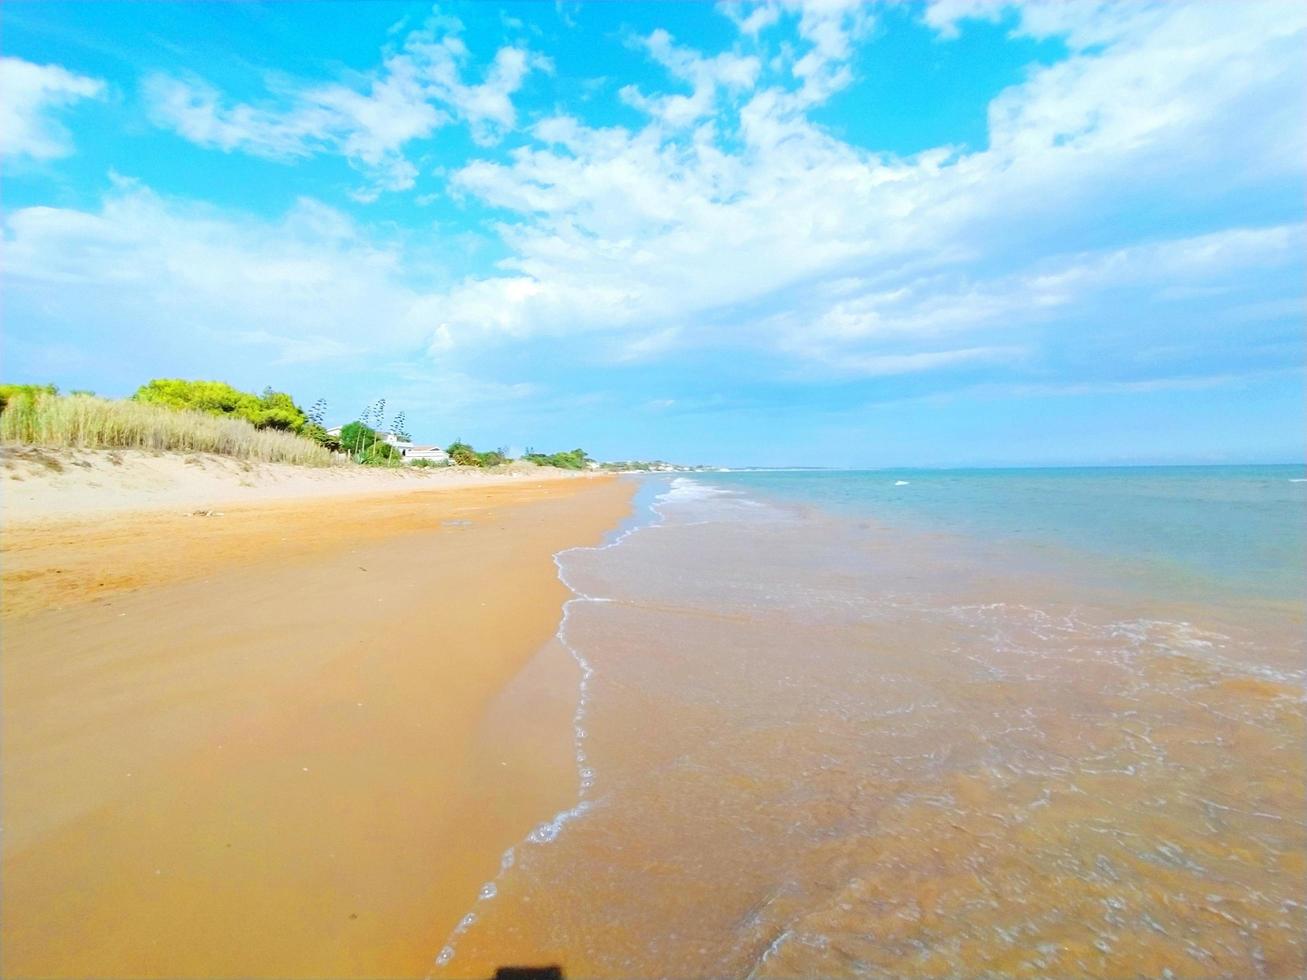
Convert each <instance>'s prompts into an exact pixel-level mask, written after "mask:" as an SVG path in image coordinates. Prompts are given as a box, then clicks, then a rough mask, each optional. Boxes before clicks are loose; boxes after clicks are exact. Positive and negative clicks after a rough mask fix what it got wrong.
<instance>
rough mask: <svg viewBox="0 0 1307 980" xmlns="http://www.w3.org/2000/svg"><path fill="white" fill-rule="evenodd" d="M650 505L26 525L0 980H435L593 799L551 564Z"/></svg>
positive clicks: (541, 495)
mask: <svg viewBox="0 0 1307 980" xmlns="http://www.w3.org/2000/svg"><path fill="white" fill-rule="evenodd" d="M630 496H631V487H630V485H629V484H627V483H625V482H621V481H617V480H613V479H609V478H598V479H594V480H567V481H549V482H543V481H530V480H519V481H516V482H515V483H514V484H512V485H505V486H484V487H475V488H466V489H445V490H440V491H433V492H413V493H402V494H390V495H388V496H385V497H366V498H365V497H356V498H348V499H333V500H314V501H300V502H275V503H263V504H259V505H245V506H240V507H237V508H235V509H229V510H225V511H224V512H223V513H222V514H221V515H220V516H214V517H198V516H194V517H191V516H184V515H183V514H180V513H177V512H175V511H171V512H167V513H153V514H137V515H127V516H118V517H112V518H108V519H96V520H82V521H77V520H60V521H57V522H44V523H25V524H17V525H11V526H8V527H6V528H5V535H4V542H3V552H0V557H2V558H3V564H2V571H3V585H4V590H3V618H2V619H0V627H2V628H3V645H4V655H3V678H2V679H3V692H2V693H3V769H4V782H3V787H2V789H3V817H4V819H3V826H4V838H3V865H2V875H3V898H4V902H3V909H0V916H2V921H0V926H2V935H0V939H2V940H3V941H2V944H0V945H2V946H3V954H2V955H3V959H2V960H0V968H2V969H3V972H4V974H5V975H6V976H29V975H46V976H51V975H53V976H74V975H76V976H89V975H95V976H215V975H224V976H232V975H254V976H286V977H302V976H420V975H423V974H424V973H425V972H426V971H427V969H428V968H429V966H430V962H431V957H432V955H433V954H434V952H435V951H436V950H438V949H439V947H440V943H441V942H442V941H443V939H444V937H445V936H446V935H447V934H448V932H449V930H450V928H451V927H452V925H453V924H454V923H455V922H456V921H457V919H458V917H459V916H460V915H461V914H462V912H463V911H464V910H465V909H466V907H467V904H468V900H469V896H470V895H475V892H476V889H477V887H478V885H479V883H480V882H482V881H484V880H485V878H486V877H487V869H488V868H494V867H495V866H497V863H498V860H499V855H500V854H501V852H502V851H503V849H504V847H505V846H506V844H509V843H512V842H513V841H515V840H517V839H519V838H521V837H522V836H523V835H524V834H525V833H527V832H528V831H529V830H530V829H531V828H532V827H533V826H535V825H536V824H538V823H539V822H540V820H542V819H547V818H548V817H549V816H550V815H552V814H553V813H554V812H555V811H556V810H557V809H559V808H560V807H562V806H566V805H568V804H569V803H570V802H571V801H572V798H573V797H574V791H575V783H574V780H575V774H574V771H573V768H572V756H571V746H570V738H571V732H570V727H569V720H568V719H569V718H570V712H571V710H572V704H570V703H569V702H568V698H569V693H568V692H569V687H568V683H567V682H568V681H569V679H570V682H571V683H573V684H574V682H575V678H574V676H569V674H568V670H569V669H573V670H574V667H572V665H570V664H569V663H568V662H567V661H566V660H565V659H564V658H562V657H560V656H559V652H558V651H557V650H552V651H551V650H550V647H549V644H548V643H547V641H548V640H549V638H550V637H551V636H552V634H553V632H554V630H555V629H556V627H557V625H558V620H559V614H560V608H561V606H562V604H563V602H564V601H565V600H566V599H567V598H568V596H569V593H568V591H567V590H566V588H565V587H564V586H563V585H562V584H561V583H560V582H559V580H558V578H557V575H556V568H555V565H554V563H553V558H552V556H553V555H554V554H555V553H556V552H557V551H559V550H560V549H562V548H566V547H570V546H575V545H586V544H593V543H597V542H598V541H599V540H600V538H601V537H602V535H603V533H604V532H605V531H606V530H607V529H609V528H611V527H612V526H614V525H615V524H616V523H617V522H618V521H619V520H620V519H621V517H622V516H623V515H624V514H625V513H626V512H627V511H628V509H629V505H630ZM542 646H543V648H544V649H543V652H541V653H540V655H539V656H536V655H537V651H542ZM528 665H529V667H528ZM524 667H526V668H527V670H528V673H525V674H524V673H522V672H523V668H524ZM514 678H516V680H514ZM528 682H529V683H528ZM524 688H530V692H529V696H528V695H524V694H523V693H522V691H523V689H524ZM572 693H574V689H573V690H572Z"/></svg>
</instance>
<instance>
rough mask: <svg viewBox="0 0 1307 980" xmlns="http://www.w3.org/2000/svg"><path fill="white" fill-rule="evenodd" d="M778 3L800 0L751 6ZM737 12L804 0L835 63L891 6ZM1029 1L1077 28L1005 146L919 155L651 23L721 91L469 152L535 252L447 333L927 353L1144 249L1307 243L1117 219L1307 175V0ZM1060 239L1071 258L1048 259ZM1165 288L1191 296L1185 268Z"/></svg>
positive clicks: (876, 355) (488, 282)
mask: <svg viewBox="0 0 1307 980" xmlns="http://www.w3.org/2000/svg"><path fill="white" fill-rule="evenodd" d="M759 10H774V11H775V14H776V16H775V18H771V19H769V18H770V14H769V15H768V16H767V17H765V18H760V19H757V20H751V18H754V17H755V15H756V14H757V12H758V11H759ZM997 10H998V5H993V4H978V3H970V4H961V3H953V4H943V3H941V4H936V5H934V6H931V7H929V8H927V9H926V11H925V14H924V16H925V17H926V19H927V21H928V22H929V23H931V24H933V25H934V26H935V27H937V28H938V29H939V30H940V31H941V32H943V33H945V34H947V33H950V32H954V31H956V30H957V29H959V25H962V26H965V18H967V17H974V16H991V15H993V14H995V13H996V11H997ZM730 12H731V13H732V14H733V16H735V18H736V20H737V23H739V24H740V25H741V29H742V30H743V29H745V28H748V29H749V30H751V31H754V32H762V33H764V34H765V33H767V32H768V31H771V30H774V29H775V27H774V25H775V23H776V22H777V21H778V20H780V19H782V18H785V17H789V18H790V19H791V20H794V19H796V18H797V30H798V33H799V36H800V38H801V39H804V40H806V41H807V42H808V45H809V47H808V52H809V53H815V54H817V55H819V57H820V59H822V63H823V64H825V65H826V66H827V67H828V68H830V67H831V66H839V65H844V64H846V63H847V59H848V57H849V52H850V50H851V49H850V45H851V44H852V43H853V41H854V40H856V38H857V36H858V35H859V31H861V30H864V29H865V26H863V25H864V22H865V19H866V18H867V17H868V16H869V14H867V12H866V11H865V9H864V8H862V7H861V6H860V5H853V4H842V3H816V4H805V5H796V6H795V9H791V5H787V4H777V5H771V6H763V7H754V8H749V9H747V10H746V9H744V8H731V11H730ZM1017 18H1018V19H1017V21H1016V25H1017V26H1016V28H1015V29H1016V30H1017V31H1018V32H1023V33H1029V34H1032V35H1038V36H1054V35H1055V36H1058V37H1061V38H1063V39H1064V40H1065V42H1066V43H1067V45H1068V46H1069V48H1070V49H1071V50H1070V54H1069V56H1068V57H1067V58H1065V59H1064V60H1062V61H1060V62H1057V63H1055V64H1052V65H1048V66H1044V67H1038V68H1033V69H1032V70H1031V71H1030V72H1029V74H1028V76H1027V79H1026V80H1025V81H1024V82H1022V83H1021V84H1019V85H1016V86H1013V87H1011V88H1009V89H1007V90H1006V91H1004V92H1002V93H1001V94H1000V95H999V96H998V97H997V98H996V99H995V100H994V101H993V103H992V104H991V106H990V113H989V130H990V142H989V145H988V146H987V147H985V148H983V149H979V150H976V151H974V152H967V153H962V152H958V151H956V150H955V149H953V148H950V147H940V148H938V149H936V150H932V151H928V152H925V153H921V154H918V155H915V156H912V157H909V158H899V157H895V156H893V155H890V154H885V153H878V152H875V151H874V149H871V148H867V147H860V146H855V145H852V144H850V143H847V142H845V141H842V140H840V139H837V138H836V137H835V136H833V135H832V134H831V133H829V132H828V131H826V130H824V129H823V128H822V127H820V126H818V125H817V124H815V123H814V122H813V121H812V119H811V118H810V116H809V114H808V112H807V111H806V105H807V104H806V101H805V100H806V98H807V97H808V96H802V92H803V87H802V86H803V85H806V84H807V82H806V81H804V82H803V83H801V85H800V87H799V88H798V89H796V88H795V85H794V84H793V83H792V82H790V83H787V82H786V80H785V79H784V78H778V77H777V75H776V73H775V72H768V71H762V72H760V73H759V74H757V75H754V74H752V73H751V72H749V73H741V74H740V75H739V76H738V80H739V82H740V84H739V85H738V86H737V88H738V90H739V91H741V92H742V93H744V95H743V98H742V99H741V100H740V102H739V105H738V108H736V109H734V110H732V109H730V108H729V105H728V104H726V103H721V102H718V103H716V108H713V105H714V103H713V102H712V100H711V98H710V93H713V92H715V91H716V90H717V87H718V86H719V85H720V82H719V77H720V76H719V75H718V74H715V72H716V71H717V69H715V68H714V67H713V66H714V65H718V66H720V65H721V64H722V62H720V61H719V60H717V58H720V57H721V56H717V58H710V57H708V56H707V55H703V54H699V53H697V52H694V51H692V50H689V49H686V48H683V47H680V46H677V45H676V44H674V43H673V41H672V39H671V38H670V37H668V36H666V35H665V34H662V33H659V34H656V35H654V36H652V37H651V38H648V39H645V42H644V44H645V46H646V48H647V50H648V51H649V53H650V55H651V57H652V58H653V60H655V61H656V62H658V63H660V64H662V65H663V66H664V67H666V68H668V69H669V71H670V72H671V73H672V74H673V76H674V77H677V78H680V79H682V80H685V81H688V82H690V84H691V86H692V88H693V89H694V92H695V93H696V94H695V95H691V96H676V97H674V98H678V99H680V100H681V101H680V102H675V101H671V100H670V99H669V98H668V97H665V96H664V97H657V96H649V95H644V94H641V95H640V96H639V100H638V101H639V104H641V105H642V106H644V107H646V108H648V109H649V110H650V111H651V113H652V114H653V116H654V119H653V120H651V122H650V124H649V125H648V126H646V127H644V128H641V129H634V130H630V129H626V128H621V127H610V128H596V127H591V126H587V125H586V124H585V123H584V122H582V121H581V120H580V119H578V118H574V117H571V116H568V115H559V116H556V117H553V118H550V119H547V120H544V121H542V122H540V123H538V124H537V125H536V126H535V127H534V128H533V130H532V131H531V132H532V136H533V137H534V138H533V141H532V142H531V143H530V144H528V145H526V146H522V147H519V148H517V149H515V150H513V151H512V152H511V153H510V154H509V158H508V159H507V160H505V161H491V160H481V161H475V162H472V163H470V164H468V165H466V166H464V167H462V168H461V169H459V170H458V171H457V172H456V173H454V174H453V176H452V186H453V187H454V188H455V189H456V190H457V191H458V192H459V193H462V194H464V195H466V196H468V197H470V198H474V199H476V200H479V201H481V202H483V203H485V204H488V205H491V206H493V207H495V208H500V209H504V210H506V211H508V212H512V213H513V218H512V220H508V221H505V222H503V223H502V225H501V226H500V227H501V234H502V237H503V240H504V243H505V245H506V247H507V248H508V251H509V256H508V258H506V259H505V260H504V261H503V262H501V264H500V270H499V271H498V273H497V274H494V275H490V276H481V277H475V278H470V279H468V280H466V281H465V282H463V283H461V284H459V285H458V286H456V287H455V288H453V289H451V290H450V291H448V292H447V293H445V294H443V295H442V296H440V298H439V300H438V301H433V302H432V304H431V310H432V315H433V316H437V317H438V322H437V323H436V325H435V336H436V338H437V342H438V345H439V346H440V347H442V348H443V349H449V348H450V347H453V346H457V345H458V344H460V343H474V342H480V341H483V340H486V339H488V338H492V337H494V336H496V335H498V336H507V337H519V338H520V337H524V336H529V335H533V334H546V335H559V336H561V335H565V334H571V333H576V332H578V331H580V332H586V331H595V332H605V333H609V334H616V335H619V336H625V337H626V338H627V339H626V341H625V345H626V346H628V347H629V348H630V349H631V350H632V351H636V352H638V351H639V350H640V349H641V348H642V346H644V345H646V344H647V338H650V337H660V338H670V341H668V342H667V343H662V344H659V345H655V349H656V350H657V351H658V352H660V353H663V354H665V353H666V352H667V351H669V350H675V349H676V348H677V347H684V346H687V345H703V344H726V345H729V344H749V345H753V344H756V343H765V344H767V345H769V347H770V349H772V350H775V351H779V352H784V353H786V354H787V355H792V356H795V357H808V358H812V359H813V360H814V361H815V362H819V363H820V364H823V365H826V366H828V367H834V366H836V365H838V364H839V363H840V361H841V360H842V361H843V363H844V364H846V365H850V366H855V365H858V364H861V365H863V366H864V367H865V368H866V369H867V370H868V371H869V372H873V373H874V372H876V371H880V370H890V369H897V368H902V369H905V370H917V369H918V367H917V366H921V368H922V369H924V368H927V367H932V366H942V365H945V364H957V363H960V362H961V361H962V360H966V359H968V358H972V359H974V358H976V357H980V356H981V355H980V354H979V353H976V352H977V351H984V352H985V353H984V356H986V357H989V356H991V355H992V356H1000V355H1002V354H1004V353H1011V352H1012V350H1013V347H1012V345H1011V344H1009V343H982V344H975V343H969V344H966V343H964V344H960V345H958V346H955V347H951V348H948V350H947V351H945V350H944V349H942V348H939V347H938V346H932V345H934V344H935V337H936V336H937V334H938V332H939V331H940V330H942V329H944V328H945V327H948V329H950V330H954V331H960V330H963V329H977V330H980V329H987V328H988V326H989V325H992V324H993V323H994V322H995V321H997V320H999V319H1002V318H1005V317H1006V318H1008V319H1010V320H1014V321H1019V322H1029V321H1030V320H1031V319H1032V318H1033V317H1035V316H1036V315H1038V316H1044V317H1047V316H1051V315H1053V314H1054V313H1055V312H1056V311H1057V310H1059V309H1061V310H1065V309H1068V308H1070V307H1071V306H1072V305H1073V303H1074V300H1075V297H1077V296H1084V295H1086V294H1087V293H1092V292H1094V291H1100V292H1101V291H1102V290H1104V289H1107V288H1108V284H1109V283H1111V282H1116V283H1120V284H1125V283H1129V282H1132V281H1135V280H1136V279H1137V278H1138V272H1137V270H1138V268H1139V267H1141V266H1150V267H1151V268H1152V270H1153V272H1154V274H1155V278H1156V279H1157V280H1158V282H1159V284H1164V283H1162V280H1164V279H1165V274H1167V273H1168V272H1174V274H1175V276H1177V277H1179V278H1183V276H1185V275H1189V274H1191V273H1192V274H1193V275H1198V273H1195V272H1194V270H1195V269H1198V268H1199V267H1200V265H1201V264H1195V263H1194V262H1192V261H1189V259H1186V260H1185V261H1184V262H1180V261H1179V260H1178V259H1176V258H1175V257H1176V256H1179V255H1187V254H1188V250H1192V249H1194V248H1200V247H1209V246H1210V247H1215V246H1216V245H1217V244H1220V245H1221V247H1227V246H1228V247H1229V248H1232V249H1234V250H1235V251H1238V250H1239V249H1243V248H1245V246H1246V247H1247V249H1251V251H1250V252H1249V254H1254V253H1256V249H1257V248H1262V247H1263V246H1264V247H1265V248H1269V249H1271V250H1273V251H1276V254H1277V255H1278V256H1279V259H1277V261H1281V260H1283V259H1284V257H1285V256H1288V257H1289V259H1290V260H1291V259H1292V258H1293V256H1296V255H1301V253H1302V250H1303V244H1302V241H1301V238H1300V237H1296V236H1292V235H1288V234H1287V232H1286V230H1285V229H1271V230H1269V231H1265V230H1257V229H1252V230H1243V229H1239V228H1230V227H1223V226H1222V225H1221V222H1222V221H1223V220H1226V219H1223V218H1222V217H1221V215H1220V214H1219V212H1218V209H1213V210H1212V211H1211V212H1210V216H1209V217H1207V218H1205V219H1204V218H1198V219H1197V220H1200V221H1202V220H1206V221H1208V222H1209V223H1211V224H1210V225H1209V227H1208V228H1205V229H1200V230H1201V232H1202V233H1201V234H1198V235H1192V234H1182V235H1175V236H1172V239H1170V240H1168V241H1164V242H1161V243H1158V244H1156V246H1155V247H1151V246H1148V245H1147V244H1146V243H1143V242H1139V241H1137V240H1135V239H1134V238H1132V237H1131V236H1132V234H1137V232H1132V224H1131V222H1129V221H1124V220H1123V221H1119V222H1115V228H1114V230H1113V232H1112V233H1111V234H1112V235H1114V236H1115V237H1114V238H1110V239H1108V240H1106V241H1104V240H1103V237H1102V236H1103V233H1104V226H1103V222H1102V217H1103V216H1104V215H1110V214H1114V213H1117V212H1119V211H1120V209H1121V208H1122V207H1123V206H1128V205H1125V204H1123V202H1127V201H1138V200H1145V199H1146V200H1149V201H1150V202H1151V203H1152V204H1153V206H1161V207H1162V210H1165V209H1166V208H1167V207H1169V208H1171V209H1172V210H1178V211H1182V212H1184V213H1186V214H1189V215H1191V216H1194V215H1202V214H1203V212H1204V208H1203V202H1205V201H1207V200H1219V199H1220V198H1221V196H1222V195H1226V194H1235V193H1240V192H1241V191H1246V190H1247V189H1248V188H1252V187H1256V186H1258V182H1259V181H1265V180H1275V179H1280V180H1283V179H1285V178H1290V179H1300V178H1301V176H1302V173H1303V160H1304V149H1305V147H1304V145H1303V137H1304V127H1303V125H1302V123H1301V118H1300V116H1301V112H1302V110H1303V84H1302V83H1303V77H1302V76H1303V59H1302V57H1301V51H1300V48H1301V44H1302V42H1303V39H1304V33H1307V14H1305V12H1304V10H1303V9H1300V8H1297V7H1294V8H1292V10H1290V9H1289V8H1286V7H1285V6H1284V5H1282V4H1279V3H1274V2H1267V3H1247V4H1244V5H1241V7H1240V9H1239V16H1238V17H1231V16H1229V12H1228V8H1225V7H1223V6H1222V5H1213V4H1203V3H1198V4H1188V5H1186V4H1179V3H1164V4H1162V3H1158V4H1143V3H1139V4H1124V5H1122V4H1087V5H1081V4H1048V5H1035V6H1031V7H1029V8H1021V10H1019V11H1018V12H1017ZM941 43H947V41H946V40H944V41H941ZM730 55H731V57H735V53H734V52H731V53H730ZM806 56H807V55H806V54H805V55H803V57H806ZM801 60H802V58H800V59H799V61H801ZM794 64H795V65H797V64H798V62H795V63H794ZM805 70H806V69H805ZM823 70H825V69H823ZM832 70H833V69H832ZM808 77H809V78H811V77H815V76H812V75H810V76H808ZM829 77H833V76H829ZM699 93H708V94H699ZM1125 93H1129V97H1128V98H1127V97H1125V95H1124V94H1125ZM809 95H812V93H811V92H810V93H809ZM630 98H631V97H630V96H628V99H630ZM696 99H697V101H696ZM672 110H675V112H676V113H683V114H680V115H677V116H676V119H677V121H678V122H680V123H682V124H689V123H691V122H693V121H695V120H697V119H700V118H707V119H708V120H709V121H710V122H711V124H709V122H705V123H703V124H700V125H697V126H695V127H694V128H693V129H692V130H691V132H690V133H689V135H688V138H687V137H686V136H685V135H682V134H678V133H674V132H670V131H669V129H670V128H669V126H668V125H666V123H667V115H668V112H669V111H672ZM1163 202H1165V204H1163ZM1189 220H1195V219H1194V218H1193V217H1191V218H1190V219H1189ZM1155 233H1156V232H1155ZM1205 236H1206V237H1205ZM1162 237H1164V238H1165V237H1166V236H1165V235H1164V234H1163V236H1162ZM1082 243H1083V244H1082ZM1090 243H1093V247H1092V248H1090ZM1204 243H1205V244H1204ZM1250 243H1252V244H1250ZM1150 248H1152V250H1151V251H1150ZM1058 252H1062V253H1066V254H1067V255H1068V258H1066V259H1065V260H1059V261H1064V263H1065V268H1060V269H1051V268H1049V267H1048V264H1047V263H1044V264H1043V265H1041V264H1039V261H1037V258H1038V257H1041V256H1046V255H1049V254H1056V253H1058ZM1190 258H1192V256H1190ZM1172 259H1175V261H1176V262H1177V263H1178V264H1176V265H1171V264H1168V263H1170V262H1171V261H1172ZM940 289H942V290H943V293H942V295H941V294H939V293H936V292H934V291H935V290H940ZM1148 295H1149V297H1151V298H1150V300H1149V301H1150V302H1151V301H1154V300H1156V301H1163V300H1165V299H1166V297H1165V296H1164V295H1163V293H1162V292H1161V290H1160V285H1159V290H1158V291H1156V292H1154V293H1149V294H1148ZM823 303H825V304H826V305H824V306H823V305H822V304H823ZM437 311H438V313H437ZM890 335H893V336H894V338H895V340H894V343H895V345H896V346H895V348H894V349H892V350H885V349H883V347H882V346H881V345H883V344H884V343H885V342H886V341H885V338H886V337H887V336H890ZM913 337H916V338H918V339H917V344H918V346H919V349H911V345H912V343H913V341H912V338H913ZM950 352H951V353H950ZM959 352H963V353H965V354H966V357H965V358H964V357H962V354H961V353H959ZM946 353H950V356H948V357H945V356H944V355H945V354H946ZM918 354H920V355H921V356H920V357H917V355H918ZM913 358H915V360H914V359H913Z"/></svg>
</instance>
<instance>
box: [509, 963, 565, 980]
mask: <svg viewBox="0 0 1307 980" xmlns="http://www.w3.org/2000/svg"><path fill="white" fill-rule="evenodd" d="M495 980H563V968H562V967H561V966H501V967H500V968H499V969H498V970H496V971H495Z"/></svg>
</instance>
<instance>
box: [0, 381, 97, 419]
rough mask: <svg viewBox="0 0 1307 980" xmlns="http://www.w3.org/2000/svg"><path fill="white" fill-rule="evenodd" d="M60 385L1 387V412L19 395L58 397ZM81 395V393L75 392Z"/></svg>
mask: <svg viewBox="0 0 1307 980" xmlns="http://www.w3.org/2000/svg"><path fill="white" fill-rule="evenodd" d="M57 394H59V386H58V385H0V412H3V411H4V410H5V406H6V405H8V404H9V400H10V399H11V398H14V397H16V396H18V395H33V396H35V395H57ZM73 394H79V392H73Z"/></svg>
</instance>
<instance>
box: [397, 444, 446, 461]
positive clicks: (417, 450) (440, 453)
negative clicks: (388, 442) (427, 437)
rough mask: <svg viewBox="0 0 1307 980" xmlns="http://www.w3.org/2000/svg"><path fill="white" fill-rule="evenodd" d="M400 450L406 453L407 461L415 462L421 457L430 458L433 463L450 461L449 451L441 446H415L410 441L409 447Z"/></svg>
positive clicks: (405, 459) (405, 458)
mask: <svg viewBox="0 0 1307 980" xmlns="http://www.w3.org/2000/svg"><path fill="white" fill-rule="evenodd" d="M400 452H402V453H403V454H404V462H406V463H415V462H417V461H418V460H419V459H429V460H431V462H433V463H448V462H449V453H447V452H445V451H444V450H443V449H441V448H440V447H439V446H415V445H413V444H412V443H408V448H407V449H403V448H401V449H400Z"/></svg>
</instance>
